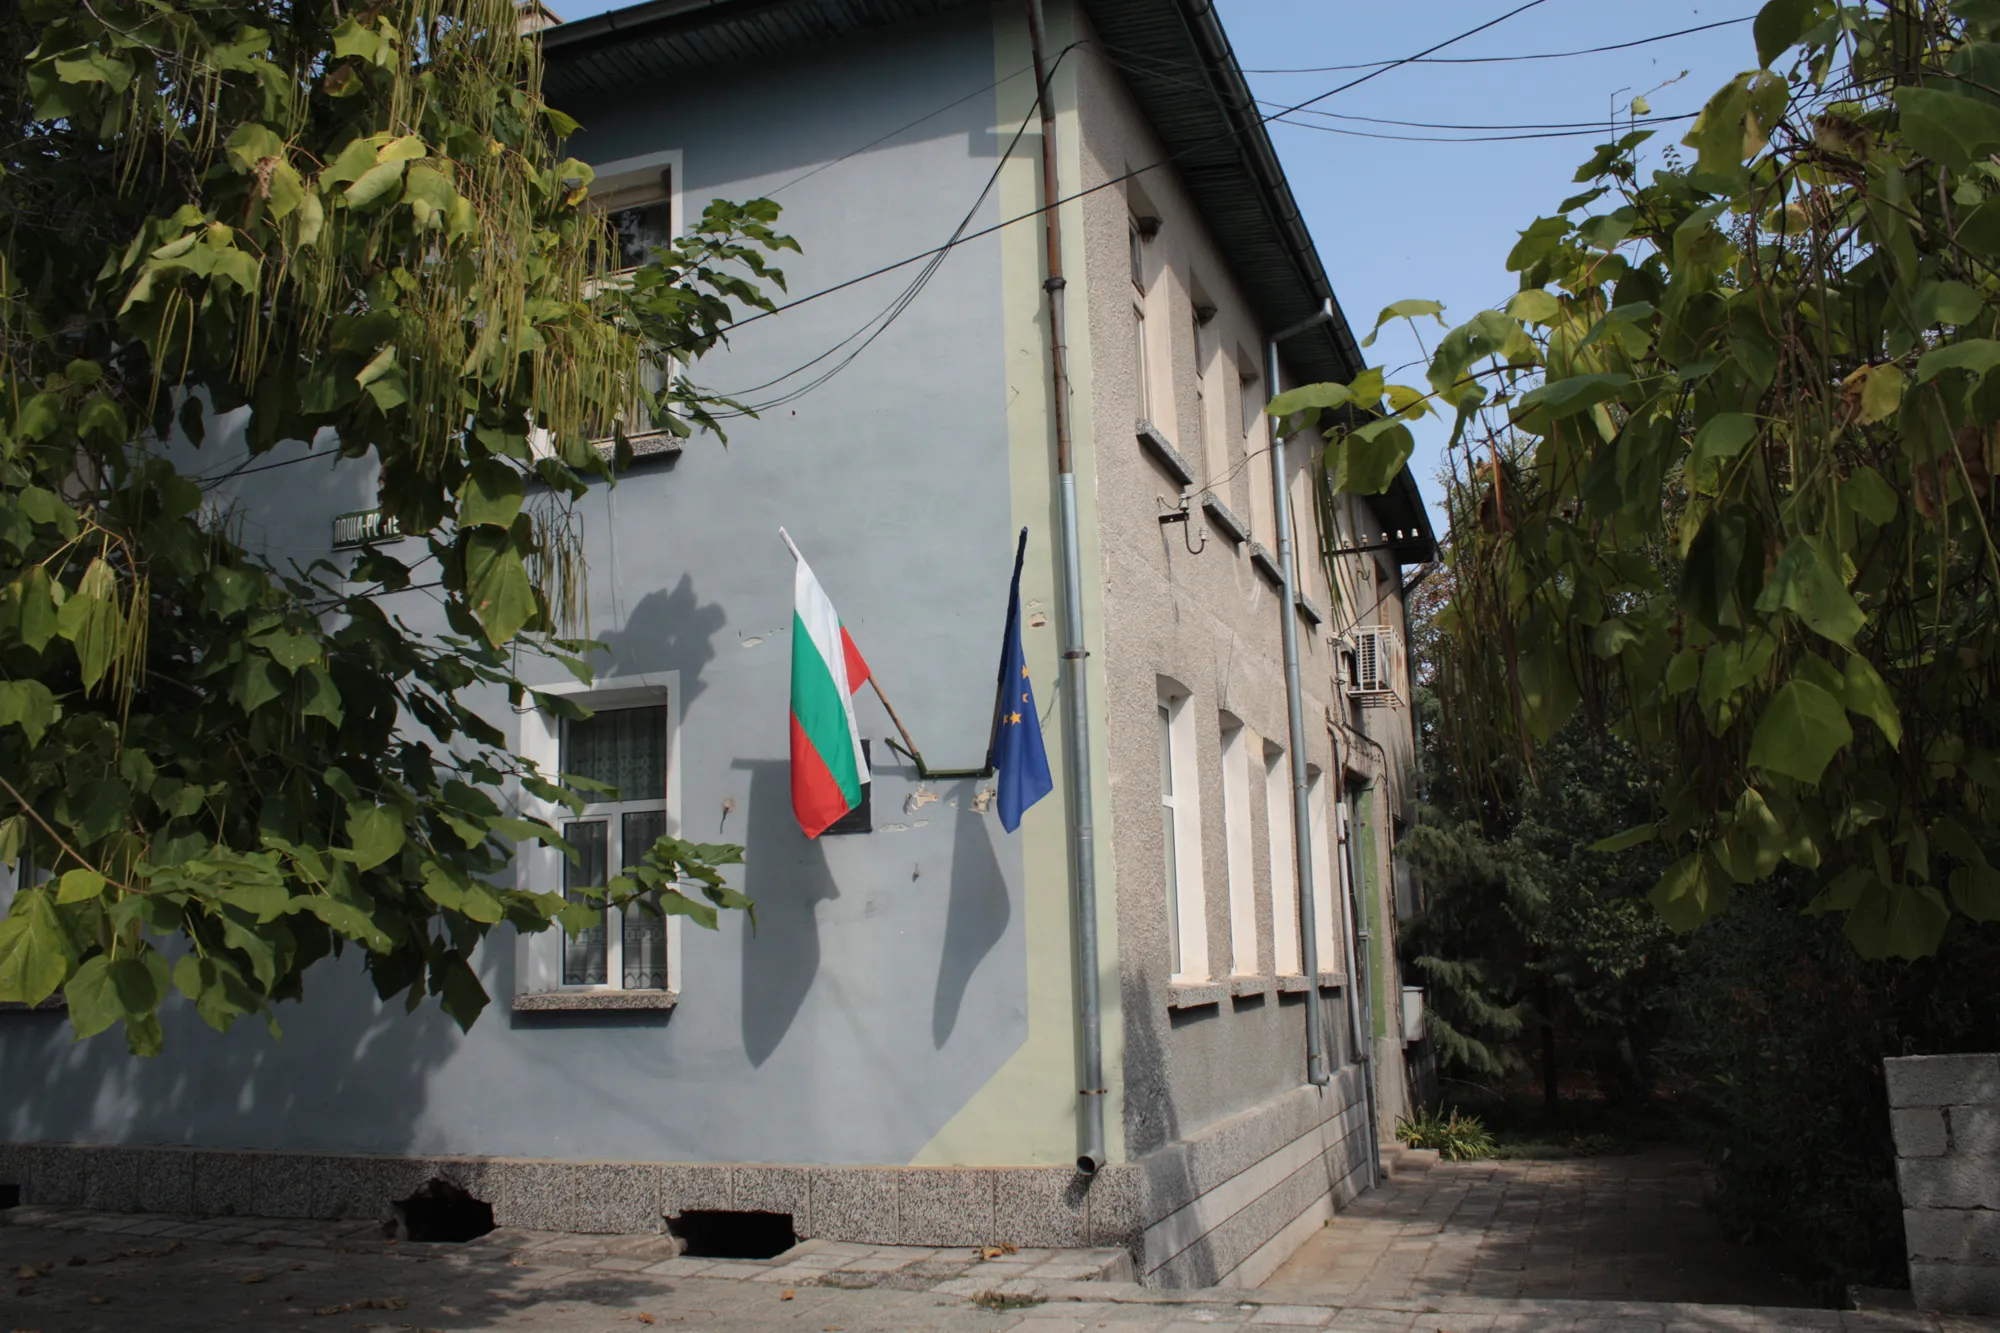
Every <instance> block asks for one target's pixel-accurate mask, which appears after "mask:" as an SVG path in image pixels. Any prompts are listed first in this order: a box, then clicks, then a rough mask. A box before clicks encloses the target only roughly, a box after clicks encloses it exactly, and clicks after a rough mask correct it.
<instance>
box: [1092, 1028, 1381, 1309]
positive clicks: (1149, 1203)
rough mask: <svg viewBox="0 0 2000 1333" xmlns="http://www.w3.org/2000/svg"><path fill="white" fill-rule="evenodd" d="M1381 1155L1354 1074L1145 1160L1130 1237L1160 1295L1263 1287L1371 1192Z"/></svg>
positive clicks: (1302, 1090)
mask: <svg viewBox="0 0 2000 1333" xmlns="http://www.w3.org/2000/svg"><path fill="white" fill-rule="evenodd" d="M1369 1152H1370V1139H1369V1134H1368V1122H1367V1103H1366V1100H1365V1092H1364V1088H1363V1084H1362V1077H1361V1071H1360V1068H1359V1067H1358V1066H1354V1067H1350V1068H1348V1069H1346V1070H1343V1071H1342V1072H1341V1073H1340V1074H1339V1075H1337V1076H1336V1077H1335V1078H1334V1080H1333V1082H1332V1083H1330V1084H1329V1085H1328V1086H1326V1087H1324V1088H1315V1087H1310V1086H1308V1087H1299V1088H1294V1089H1292V1090H1291V1091H1290V1092H1287V1093H1284V1094H1282V1095H1281V1096H1278V1097H1274V1098H1272V1099H1271V1100H1270V1101H1268V1102H1265V1103H1263V1104H1262V1105H1260V1106H1256V1107H1252V1108H1251V1109H1250V1110H1247V1111H1243V1112H1240V1113H1239V1114H1237V1115H1233V1116H1231V1117H1229V1118H1228V1119H1226V1120H1223V1121H1221V1122H1219V1123H1217V1124H1214V1125H1211V1126H1209V1127H1208V1128H1207V1129H1205V1130H1203V1131H1201V1132H1200V1133H1197V1134H1194V1135H1191V1136H1190V1137H1188V1138H1186V1139H1182V1140H1180V1141H1178V1142H1175V1143H1172V1144H1169V1145H1168V1146H1167V1147H1165V1148H1162V1149H1160V1150H1159V1151H1158V1152H1155V1153H1150V1154H1148V1155H1147V1156H1145V1157H1143V1158H1141V1159H1139V1160H1138V1161H1137V1162H1134V1163H1133V1164H1132V1165H1131V1166H1130V1167H1129V1168H1126V1169H1128V1170H1130V1171H1132V1172H1134V1173H1136V1174H1137V1176H1138V1177H1139V1179H1138V1185H1139V1217H1140V1219H1141V1225H1140V1227H1139V1232H1138V1234H1137V1235H1136V1236H1130V1237H1123V1238H1120V1240H1121V1241H1122V1243H1124V1244H1126V1245H1127V1246H1128V1247H1129V1248H1130V1249H1131V1250H1132V1253H1133V1256H1134V1258H1135V1259H1136V1260H1137V1261H1138V1268H1139V1280H1140V1281H1141V1282H1143V1283H1145V1284H1146V1285H1147V1286H1149V1287H1176V1288H1178V1287H1211V1286H1231V1287H1254V1286H1256V1285H1258V1284H1259V1283H1261V1282H1262V1281H1263V1280H1264V1279H1265V1278H1267V1277H1269V1276H1270V1275H1271V1273H1272V1272H1273V1271H1274V1270H1276V1268H1277V1267H1278V1265H1280V1264H1282V1263H1283V1262H1284V1261H1285V1260H1286V1259H1288V1258H1290V1257H1291V1254H1292V1252H1293V1251H1294V1250H1296V1249H1298V1247H1299V1246H1300V1245H1302V1244H1303V1243H1304V1242H1305V1240H1306V1238H1307V1237H1308V1236H1310V1235H1312V1233H1313V1232H1315V1231H1317V1230H1318V1229H1319V1228H1320V1227H1322V1226H1324V1225H1326V1223H1327V1221H1328V1220H1329V1219H1331V1218H1332V1216H1333V1214H1334V1212H1335V1211H1336V1210H1338V1209H1339V1208H1340V1207H1341V1206H1343V1205H1344V1204H1346V1203H1347V1202H1348V1201H1349V1200H1350V1199H1352V1198H1353V1197H1354V1196H1355V1195H1357V1194H1359V1193H1360V1192H1361V1191H1362V1190H1364V1189H1366V1188H1368V1184H1369V1163H1368V1155H1369ZM1098 1243H1100V1244H1114V1243H1120V1241H1113V1240H1108V1239H1107V1240H1104V1241H1100V1242H1098Z"/></svg>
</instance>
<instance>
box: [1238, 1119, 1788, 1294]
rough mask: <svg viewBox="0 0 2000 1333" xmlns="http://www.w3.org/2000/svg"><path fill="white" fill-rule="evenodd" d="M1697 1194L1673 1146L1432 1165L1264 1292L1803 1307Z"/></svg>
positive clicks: (1351, 1220)
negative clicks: (1629, 1152) (1599, 1154)
mask: <svg viewBox="0 0 2000 1333" xmlns="http://www.w3.org/2000/svg"><path fill="white" fill-rule="evenodd" d="M1704 1185H1705V1177H1704V1174H1703V1170H1702V1165H1701V1162H1700V1159H1699V1158H1698V1157H1696V1156H1695V1155H1694V1154H1692V1153H1689V1152H1685V1151H1678V1150H1662V1151H1655V1152H1648V1153H1641V1154H1634V1155H1631V1156H1622V1157H1594V1158H1568V1159H1557V1160H1530V1161H1504V1162H1495V1161H1483V1162H1439V1163H1437V1164H1435V1165H1434V1166H1432V1167H1430V1168H1429V1169H1428V1170H1425V1171H1422V1172H1417V1173H1412V1174H1409V1175H1406V1176H1399V1177H1397V1178H1395V1179H1392V1180H1390V1181H1389V1182H1387V1183H1385V1184H1384V1185H1383V1186H1382V1187H1381V1188H1379V1189H1376V1190H1373V1191H1371V1192H1370V1193H1368V1194H1365V1195H1363V1196H1361V1197H1360V1198H1358V1199H1356V1200H1354V1201H1353V1202H1352V1203H1351V1204H1349V1205H1348V1206H1347V1207H1346V1208H1345V1209H1343V1210H1342V1211H1341V1212H1340V1213H1339V1214H1338V1215H1337V1216H1335V1217H1334V1218H1333V1220H1332V1221H1331V1222H1329V1223H1328V1225H1327V1226H1326V1227H1324V1228H1323V1229H1321V1230H1320V1231H1318V1232H1316V1233H1315V1234H1314V1235H1313V1236H1312V1237H1311V1238H1309V1239H1308V1240H1307V1241H1306V1243H1305V1244H1304V1245H1302V1246H1301V1247H1300V1248H1299V1250H1298V1251H1297V1253H1295V1254H1294V1255H1293V1256H1292V1257H1291V1258H1290V1259H1289V1260H1287V1261H1286V1262H1285V1264H1284V1265H1282V1266H1281V1267H1280V1268H1279V1269H1278V1271H1277V1272H1275V1273H1273V1274H1272V1275H1271V1277H1270V1278H1269V1279H1268V1280H1267V1281H1266V1282H1265V1283H1264V1286H1263V1290H1264V1291H1265V1293H1266V1294H1267V1296H1268V1298H1270V1299H1274V1300H1277V1299H1283V1300H1298V1301H1310V1302H1319V1303H1325V1304H1333V1305H1342V1304H1350V1303H1365V1304H1371V1305H1372V1304H1377V1303H1380V1302H1381V1301H1384V1300H1394V1299H1408V1298H1419V1299H1437V1298H1441V1297H1446V1296H1476V1297H1491V1298H1509V1297H1513V1298H1531V1299H1541V1300H1548V1299H1589V1300H1600V1301H1629V1300H1637V1301H1654V1302H1689V1301H1692V1302H1698V1303H1701V1304H1703V1305H1706V1306H1720V1305H1741V1306H1757V1305H1763V1306H1790V1305H1795V1304H1797V1303H1798V1294H1797V1293H1796V1292H1794V1291H1792V1290H1791V1289H1789V1288H1788V1287H1787V1286H1786V1285H1785V1284H1784V1283H1783V1282H1782V1281H1781V1280H1780V1279H1779V1278H1778V1277H1777V1276H1776V1275H1775V1274H1774V1273H1773V1272H1772V1271H1771V1270H1770V1268H1769V1266H1768V1265H1767V1264H1765V1263H1764V1262H1762V1260H1761V1258H1760V1256H1759V1255H1758V1254H1757V1253H1756V1252H1755V1251H1753V1250H1750V1249H1747V1248H1745V1247H1743V1246H1740V1245H1735V1244H1732V1243H1731V1242H1730V1241H1729V1240H1728V1239H1726V1238H1725V1237H1724V1236H1723V1234H1722V1231H1721V1228H1720V1227H1719V1226H1718V1225H1717V1223H1716V1222H1715V1220H1714V1219H1713V1218H1712V1217H1710V1216H1709V1215H1708V1213H1707V1212H1706V1210H1705V1209H1704V1208H1703V1207H1702V1193H1703V1189H1704ZM1607 1317H1610V1316H1607ZM1647 1317H1650V1316H1647ZM1804 1326H1805V1325H1801V1327H1804ZM1634 1333H1636V1330H1635V1331H1634Z"/></svg>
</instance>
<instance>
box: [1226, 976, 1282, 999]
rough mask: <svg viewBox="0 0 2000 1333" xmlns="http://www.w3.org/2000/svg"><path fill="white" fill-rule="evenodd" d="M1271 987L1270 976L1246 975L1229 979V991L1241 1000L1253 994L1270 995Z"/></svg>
mask: <svg viewBox="0 0 2000 1333" xmlns="http://www.w3.org/2000/svg"><path fill="white" fill-rule="evenodd" d="M1271 987H1272V981H1271V978H1269V977H1259V976H1249V975H1245V976H1240V977H1231V978H1230V979H1229V993H1230V994H1231V995H1233V996H1234V997H1236V998H1237V999H1239V1000H1241V999H1246V998H1248V997H1249V996H1252V995H1269V994H1270V993H1271Z"/></svg>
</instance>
